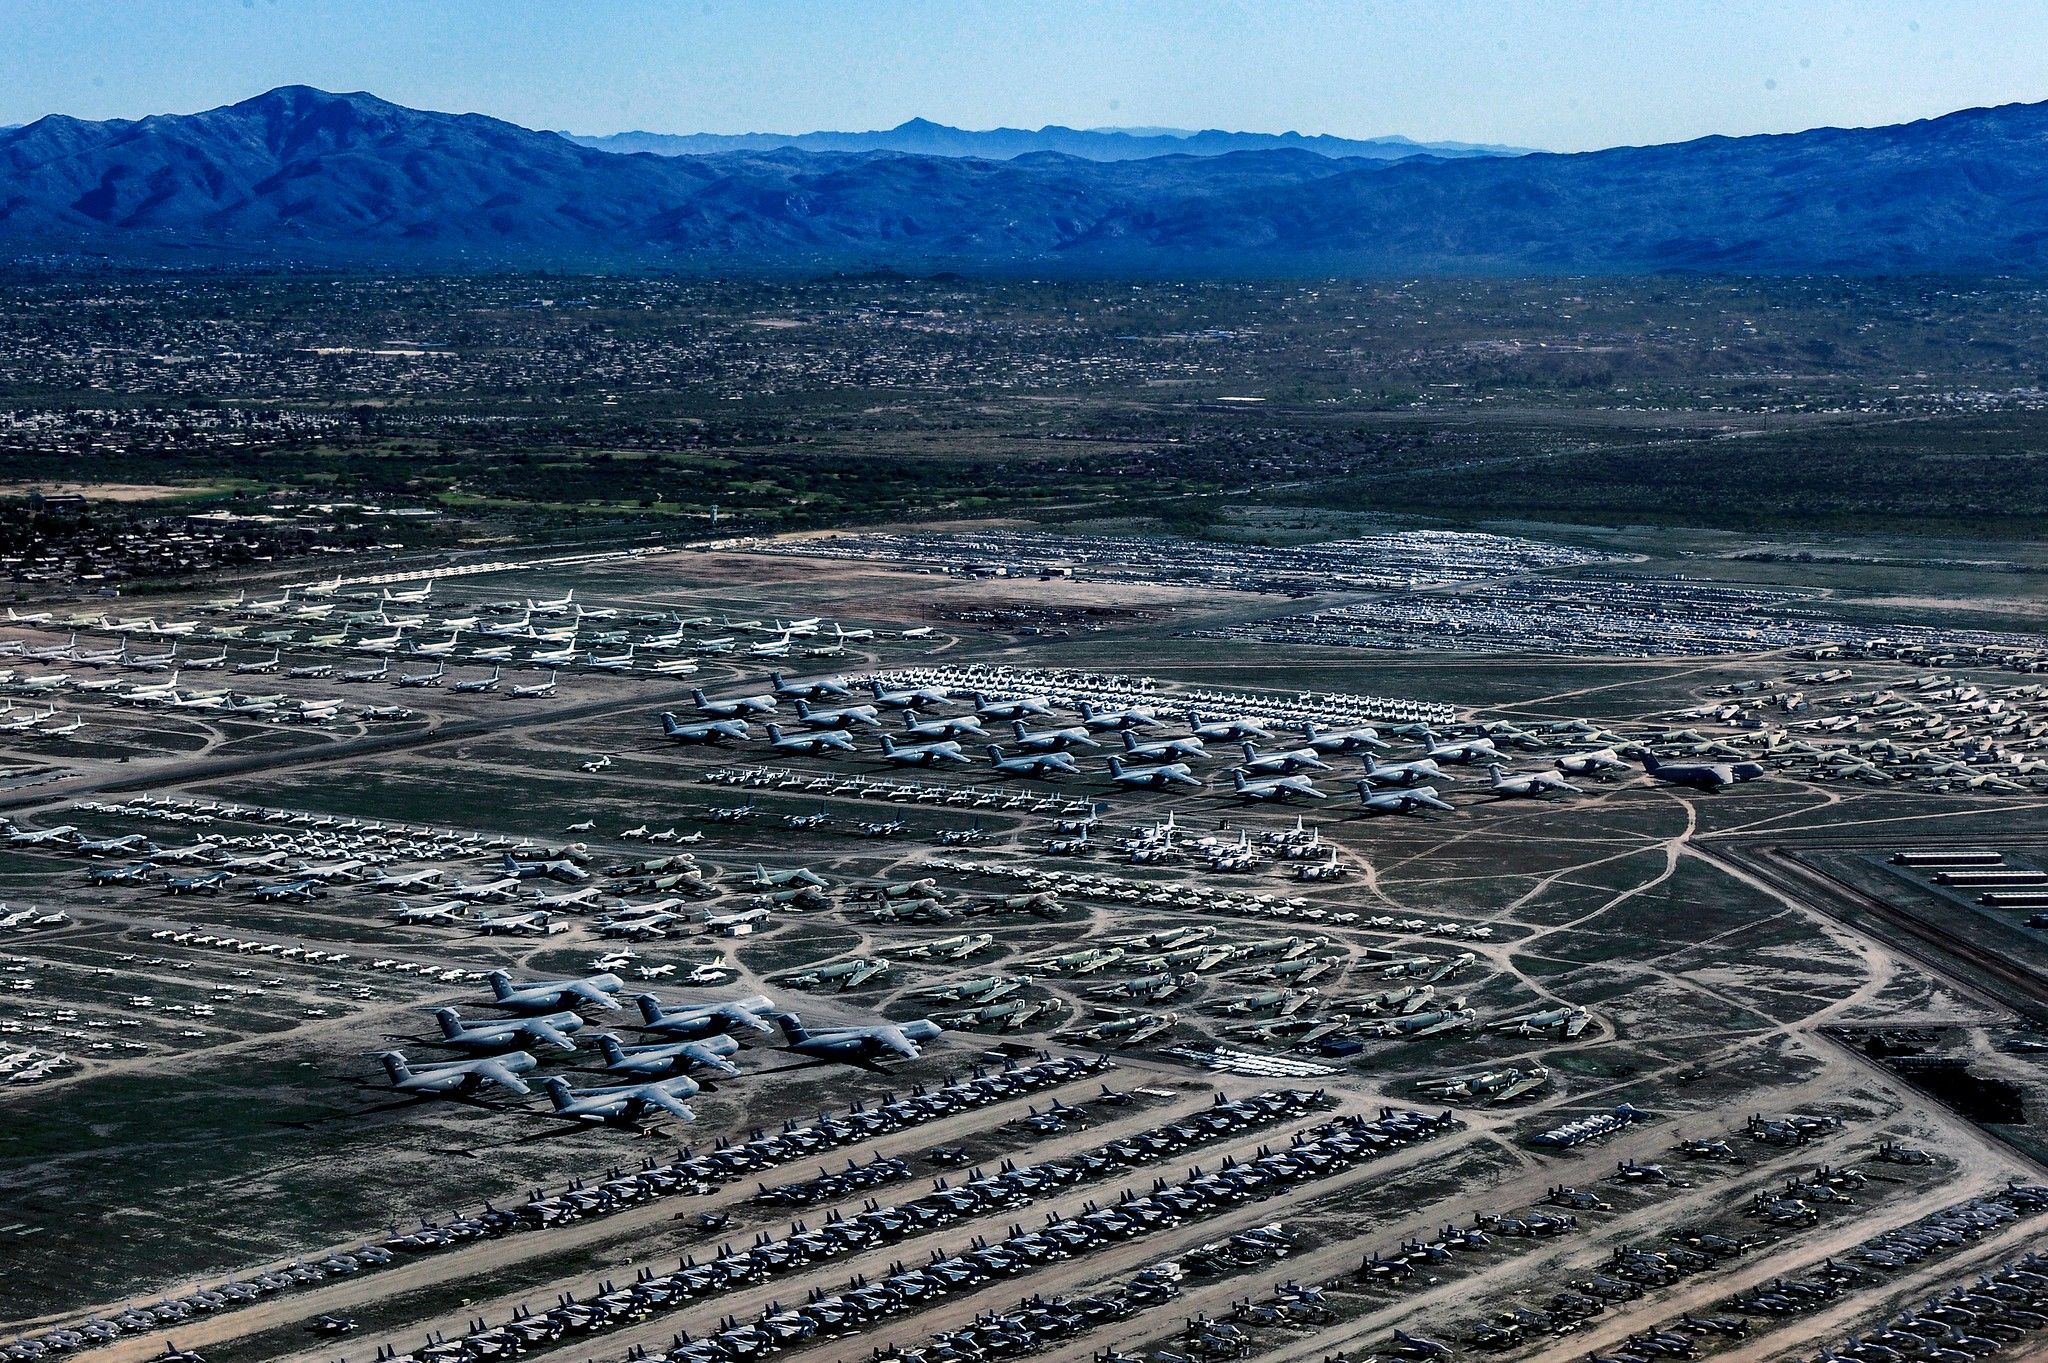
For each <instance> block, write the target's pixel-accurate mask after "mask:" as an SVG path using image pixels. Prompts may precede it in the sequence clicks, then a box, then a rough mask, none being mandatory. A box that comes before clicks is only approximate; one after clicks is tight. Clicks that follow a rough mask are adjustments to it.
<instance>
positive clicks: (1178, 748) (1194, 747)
mask: <svg viewBox="0 0 2048 1363" xmlns="http://www.w3.org/2000/svg"><path fill="white" fill-rule="evenodd" d="M1208 755H1209V750H1208V749H1207V748H1205V747H1203V746H1202V740H1201V739H1199V738H1162V739H1157V740H1155V741H1153V742H1151V743H1140V742H1139V741H1138V736H1137V735H1136V734H1134V733H1130V732H1128V731H1126V732H1125V734H1124V750H1123V752H1122V754H1121V756H1122V758H1123V760H1124V761H1125V762H1127V763H1131V764H1133V765H1135V764H1137V763H1139V762H1186V761H1187V760H1188V759H1190V758H1195V757H1207V756H1208Z"/></svg>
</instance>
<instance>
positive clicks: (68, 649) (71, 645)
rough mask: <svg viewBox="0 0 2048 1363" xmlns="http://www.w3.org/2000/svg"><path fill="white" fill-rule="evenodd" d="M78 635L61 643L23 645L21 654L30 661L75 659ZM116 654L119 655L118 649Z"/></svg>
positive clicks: (74, 660) (43, 661)
mask: <svg viewBox="0 0 2048 1363" xmlns="http://www.w3.org/2000/svg"><path fill="white" fill-rule="evenodd" d="M77 652H78V636H77V635H76V634H73V635H72V636H71V637H70V638H69V639H67V640H66V641H65V642H63V643H61V644H40V645H38V646H36V647H34V648H27V647H24V648H23V649H22V651H21V656H22V657H24V658H27V659H29V660H30V661H31V662H39V663H54V662H58V661H61V660H64V659H69V660H71V661H73V662H76V661H77V657H76V655H77ZM116 656H119V653H118V650H117V652H116Z"/></svg>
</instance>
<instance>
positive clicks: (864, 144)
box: [564, 118, 1523, 161]
mask: <svg viewBox="0 0 2048 1363" xmlns="http://www.w3.org/2000/svg"><path fill="white" fill-rule="evenodd" d="M564 136H567V137H569V140H570V141H572V142H577V143H580V144H582V145H583V146H586V147H595V148H597V149H598V150H599V151H645V152H652V153H654V154H655V155H656V156H716V155H718V154H720V153H722V152H734V151H780V150H784V149H794V150H796V151H844V152H864V151H895V152H903V153H905V154H907V155H911V156H976V157H980V158H982V159H983V160H988V161H1008V160H1010V159H1012V158H1014V157H1018V156H1027V155H1029V154H1031V153H1032V152H1040V151H1050V152H1058V153H1060V154H1061V155H1062V156H1078V157H1080V158H1081V159H1082V160H1084V161H1135V160H1139V159H1141V158H1143V157H1148V156H1222V155H1225V154H1226V153H1229V152H1234V151H1311V152H1314V153H1316V154H1317V155H1318V156H1355V157H1363V158H1365V159H1366V160H1369V161H1399V160H1404V159H1406V158H1407V157H1411V156H1437V157H1444V158H1452V157H1464V156H1520V155H1522V154H1523V149H1522V148H1519V147H1485V146H1478V145H1475V144H1472V143H1469V142H1414V141H1411V140H1409V139H1408V138H1405V137H1371V138H1364V139H1357V138H1348V137H1329V136H1326V135H1322V134H1317V135H1315V136H1310V137H1304V136H1303V135H1302V134H1300V133H1292V132H1290V133H1233V132H1221V131H1218V130H1216V129H1208V130H1206V131H1203V132H1187V131H1184V130H1182V129H1179V128H1063V127H1060V126H1059V125H1058V124H1051V125H1049V126H1047V127H1043V128H1039V129H1036V130H1033V129H1030V128H989V129H986V130H983V131H978V132H977V131H969V130H968V129H965V128H952V127H948V126H947V125H945V124H944V123H933V122H931V121H929V120H928V119H922V118H913V119H911V120H910V121H909V122H907V123H900V124H898V125H897V126H895V127H893V128H886V129H881V130H878V131H875V132H863V133H835V132H811V133H648V132H624V133H610V134H607V135H605V136H602V137H578V136H574V135H571V134H564Z"/></svg>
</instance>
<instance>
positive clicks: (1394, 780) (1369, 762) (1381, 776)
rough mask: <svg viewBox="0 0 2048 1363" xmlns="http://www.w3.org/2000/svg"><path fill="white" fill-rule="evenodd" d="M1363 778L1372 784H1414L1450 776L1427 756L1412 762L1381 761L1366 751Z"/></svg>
mask: <svg viewBox="0 0 2048 1363" xmlns="http://www.w3.org/2000/svg"><path fill="white" fill-rule="evenodd" d="M1365 779H1366V782H1367V784H1369V785H1374V786H1415V785H1421V784H1422V783H1423V782H1424V781H1448V780H1450V779H1451V776H1450V775H1449V773H1447V772H1445V771H1444V769H1443V768H1442V767H1439V766H1438V765H1437V764H1436V763H1434V762H1432V761H1430V759H1428V758H1427V757H1418V758H1416V759H1415V760H1413V761H1412V762H1381V761H1378V760H1377V759H1375V758H1374V757H1373V755H1372V754H1371V753H1367V754H1365Z"/></svg>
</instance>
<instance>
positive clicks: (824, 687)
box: [768, 672, 853, 700]
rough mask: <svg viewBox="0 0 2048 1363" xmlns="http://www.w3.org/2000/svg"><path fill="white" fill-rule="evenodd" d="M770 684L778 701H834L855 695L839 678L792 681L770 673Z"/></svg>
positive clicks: (813, 678)
mask: <svg viewBox="0 0 2048 1363" xmlns="http://www.w3.org/2000/svg"><path fill="white" fill-rule="evenodd" d="M768 682H769V685H770V687H771V688H773V691H774V695H775V698H776V699H777V700H834V699H841V698H845V697H850V696H852V695H853V692H852V691H849V690H848V689H847V688H846V685H845V683H844V682H841V681H840V680H839V679H838V678H837V677H812V678H808V679H806V680H804V681H790V680H789V679H788V678H786V677H784V676H783V675H782V674H781V673H780V672H770V673H769V674H768Z"/></svg>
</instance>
